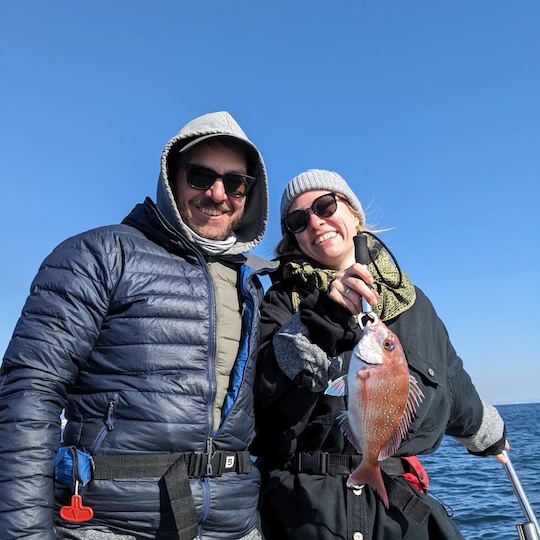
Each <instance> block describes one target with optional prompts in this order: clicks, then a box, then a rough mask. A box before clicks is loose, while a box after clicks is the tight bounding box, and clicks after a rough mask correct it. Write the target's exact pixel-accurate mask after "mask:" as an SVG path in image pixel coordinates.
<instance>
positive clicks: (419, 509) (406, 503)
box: [384, 477, 431, 524]
mask: <svg viewBox="0 0 540 540" xmlns="http://www.w3.org/2000/svg"><path fill="white" fill-rule="evenodd" d="M384 484H385V487H386V492H387V493H388V498H389V499H390V502H391V504H392V506H395V507H396V508H398V509H399V510H401V511H402V512H403V513H404V514H405V515H406V516H408V517H410V518H411V519H414V520H415V521H417V522H418V523H420V524H423V523H425V522H426V521H427V519H428V517H429V513H430V512H431V507H430V506H429V505H428V504H426V503H425V502H424V501H423V500H422V499H420V497H419V496H418V495H416V494H413V493H411V492H410V491H409V490H407V489H406V488H405V487H403V486H401V485H400V484H399V483H398V482H396V481H395V480H394V479H393V478H388V477H387V478H385V482H384ZM413 489H414V488H413Z"/></svg>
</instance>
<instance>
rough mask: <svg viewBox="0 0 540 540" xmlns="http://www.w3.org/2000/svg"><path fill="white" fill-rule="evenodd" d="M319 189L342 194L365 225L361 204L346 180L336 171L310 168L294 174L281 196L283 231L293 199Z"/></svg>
mask: <svg viewBox="0 0 540 540" xmlns="http://www.w3.org/2000/svg"><path fill="white" fill-rule="evenodd" d="M319 189H327V190H328V191H333V192H334V193H340V194H341V195H343V196H344V197H345V198H346V199H347V201H348V202H349V204H350V205H351V207H352V208H354V209H355V210H356V211H357V212H359V214H360V215H361V219H360V225H365V221H366V220H365V216H364V210H363V208H362V205H361V204H360V201H359V200H358V197H357V196H356V195H355V194H354V193H353V191H352V189H351V188H350V187H349V185H348V184H347V182H345V180H344V179H343V178H342V177H341V176H340V175H339V174H338V173H336V172H333V171H326V170H324V169H310V170H309V171H306V172H303V173H300V174H299V175H298V176H295V177H294V178H293V179H292V180H291V181H290V182H289V183H288V184H287V187H286V188H285V191H284V192H283V195H282V196H281V230H282V231H283V233H285V231H286V229H285V227H284V225H283V220H284V219H285V218H286V216H287V213H288V212H289V208H290V207H291V204H292V203H293V201H294V199H296V197H298V195H301V194H302V193H305V192H306V191H313V190H319Z"/></svg>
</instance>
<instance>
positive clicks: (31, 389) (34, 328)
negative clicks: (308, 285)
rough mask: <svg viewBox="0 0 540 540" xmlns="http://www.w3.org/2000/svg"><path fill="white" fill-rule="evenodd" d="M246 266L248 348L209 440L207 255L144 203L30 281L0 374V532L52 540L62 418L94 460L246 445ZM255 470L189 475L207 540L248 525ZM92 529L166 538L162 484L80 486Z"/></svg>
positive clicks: (253, 311) (250, 308) (252, 302)
mask: <svg viewBox="0 0 540 540" xmlns="http://www.w3.org/2000/svg"><path fill="white" fill-rule="evenodd" d="M234 259H235V261H236V262H237V263H238V264H240V266H241V276H242V286H241V296H242V300H243V302H244V303H245V309H244V314H243V317H244V320H243V329H244V331H243V336H242V340H243V343H244V344H245V345H246V346H245V347H242V346H241V347H240V349H241V351H242V350H243V354H242V353H241V354H240V355H239V358H238V360H237V362H236V364H235V368H234V369H235V373H234V374H233V376H232V380H235V381H236V382H237V384H236V391H234V392H233V395H232V400H231V401H232V403H233V405H232V407H231V408H230V410H229V411H228V412H227V413H226V415H225V416H224V418H223V420H222V423H221V426H220V427H219V429H218V430H217V431H216V432H215V433H212V406H213V398H214V392H215V373H214V354H215V345H216V328H215V308H214V306H213V299H214V291H213V287H212V281H211V279H210V275H209V272H208V270H207V266H206V261H205V259H204V257H203V255H202V254H201V253H200V252H199V251H198V250H197V249H196V248H194V247H193V246H190V245H188V243H187V242H185V241H184V240H183V239H182V237H181V236H180V235H178V234H176V233H175V231H174V230H173V229H172V228H171V227H169V226H168V225H167V222H166V221H165V220H164V218H163V216H162V215H161V214H160V212H159V211H158V210H157V208H156V207H155V206H154V205H153V203H152V202H151V201H150V200H149V199H147V201H146V202H145V204H144V205H138V206H137V207H136V208H135V210H134V211H133V212H132V213H131V214H130V216H129V217H128V218H127V219H126V220H125V221H124V223H123V224H122V225H117V226H110V227H103V228H100V229H96V230H93V231H90V232H87V233H84V234H82V235H79V236H76V237H74V238H71V239H69V240H67V241H65V242H64V243H63V244H61V245H60V246H59V247H58V248H57V249H56V250H54V251H53V253H52V254H51V255H50V256H49V257H48V258H47V259H46V260H45V262H44V263H43V265H42V266H41V268H40V271H39V273H38V274H37V276H36V278H35V280H34V282H33V284H32V290H31V295H30V297H29V299H28V300H27V302H26V305H25V307H24V310H23V314H22V317H21V319H20V320H19V322H18V324H17V327H16V329H15V333H14V336H13V339H12V341H11V343H10V345H9V347H8V350H7V352H6V356H5V358H4V362H3V365H2V371H1V377H0V538H2V540H8V539H15V538H17V539H20V538H25V539H39V540H43V539H52V538H55V534H54V529H53V516H55V518H57V517H58V508H59V505H61V504H66V503H67V502H68V501H69V496H70V493H69V491H68V490H67V489H65V488H63V487H61V486H58V485H57V486H56V501H55V500H54V491H55V490H54V488H53V482H54V481H53V473H54V458H55V452H56V450H57V447H58V445H59V441H60V421H59V416H60V413H61V411H62V409H64V408H65V415H66V418H67V420H68V424H67V427H66V429H65V432H64V444H66V445H76V446H78V447H79V448H86V449H89V450H92V449H93V450H94V451H95V452H97V453H114V454H132V453H170V452H186V451H204V449H205V443H206V440H207V438H208V437H209V436H212V437H213V439H214V443H215V448H216V449H218V450H220V449H221V450H244V449H246V448H247V446H248V444H249V443H250V441H251V439H252V435H253V412H252V409H253V405H252V399H253V398H252V391H253V389H252V381H253V375H254V354H255V350H254V345H255V344H256V341H257V333H258V326H259V319H258V315H257V308H258V305H259V303H260V300H261V298H262V288H261V285H260V283H259V281H258V279H257V278H256V277H254V274H255V273H256V271H255V270H254V269H252V268H250V267H249V266H248V265H247V264H246V263H245V258H244V257H243V256H235V257H234ZM258 488H259V475H258V472H257V470H256V469H255V468H253V469H252V470H251V472H250V473H248V474H235V473H228V474H224V475H223V476H221V477H216V478H202V479H194V480H191V490H192V493H193V496H194V500H195V506H196V510H197V514H198V518H199V522H200V524H201V525H200V529H199V530H200V536H201V537H202V538H239V537H241V536H243V535H245V534H247V533H249V531H251V530H252V529H253V528H255V527H256V522H257V513H256V505H257V498H258ZM83 496H84V503H85V504H87V505H89V506H91V507H93V508H94V510H95V517H94V519H93V520H92V522H91V523H92V525H96V526H98V527H99V526H100V525H106V526H108V527H112V528H113V529H116V530H117V531H118V532H119V533H120V532H123V531H130V532H131V534H136V535H137V538H155V537H158V538H163V539H168V538H171V539H172V538H175V535H176V532H175V526H174V523H173V521H172V516H171V515H170V512H169V513H168V512H165V511H163V508H164V507H165V506H166V503H165V502H164V500H163V494H162V493H161V495H160V487H159V485H158V482H157V479H128V480H114V481H112V480H95V481H92V482H91V483H90V484H89V486H88V487H87V488H86V489H85V490H84V491H83Z"/></svg>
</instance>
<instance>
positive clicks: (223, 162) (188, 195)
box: [174, 142, 247, 240]
mask: <svg viewBox="0 0 540 540" xmlns="http://www.w3.org/2000/svg"><path fill="white" fill-rule="evenodd" d="M189 155H190V157H189V160H188V162H189V163H192V164H195V165H202V166H203V167H207V168H209V169H213V170H214V171H216V172H217V173H219V174H221V175H223V174H226V173H231V172H234V173H240V174H247V162H246V157H245V155H244V153H243V152H242V150H241V149H239V148H227V147H225V146H222V145H217V146H216V147H213V146H210V145H209V144H205V143H204V142H203V143H201V144H200V145H198V146H196V147H195V148H194V149H193V150H192V151H191V152H189ZM174 193H175V199H176V205H177V207H178V211H179V212H180V216H181V217H182V220H183V221H184V223H185V224H186V225H187V226H188V227H189V228H190V229H192V230H193V231H195V232H196V233H197V234H198V235H199V236H203V237H204V238H208V239H210V240H225V239H226V238H228V237H229V236H230V235H231V232H232V231H233V230H234V229H236V228H237V226H238V224H239V223H240V220H241V219H242V216H243V215H244V206H245V204H246V197H242V198H236V197H231V196H230V195H227V193H225V188H224V186H223V181H222V179H221V178H218V179H217V180H216V181H215V182H214V183H213V184H212V185H211V186H210V187H209V188H208V189H207V190H206V191H203V190H199V189H195V188H192V187H191V186H189V185H188V183H187V179H186V170H185V169H184V168H182V167H180V168H179V169H178V173H177V175H176V179H175V190H174Z"/></svg>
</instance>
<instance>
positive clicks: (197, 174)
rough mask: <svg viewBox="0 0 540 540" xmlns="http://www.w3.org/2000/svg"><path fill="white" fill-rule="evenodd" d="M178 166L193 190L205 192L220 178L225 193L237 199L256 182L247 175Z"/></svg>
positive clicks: (195, 166) (190, 166)
mask: <svg viewBox="0 0 540 540" xmlns="http://www.w3.org/2000/svg"><path fill="white" fill-rule="evenodd" d="M179 166H180V167H182V168H183V169H185V170H186V179H187V183H188V184H189V186H190V187H192V188H193V189H200V190H201V191H206V190H207V189H209V188H210V187H211V186H212V185H213V184H214V182H215V181H216V180H217V179H218V178H221V181H222V182H223V187H224V188H225V193H226V194H227V195H229V196H230V197H235V198H237V199H241V198H242V197H245V196H246V195H247V194H248V192H249V190H250V189H251V186H252V185H253V184H254V183H255V181H256V180H257V179H256V178H255V177H253V176H248V175H247V174H240V173H232V172H229V173H225V174H219V173H218V172H216V171H214V170H213V169H209V168H208V167H203V166H202V165H195V164H194V163H179Z"/></svg>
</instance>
